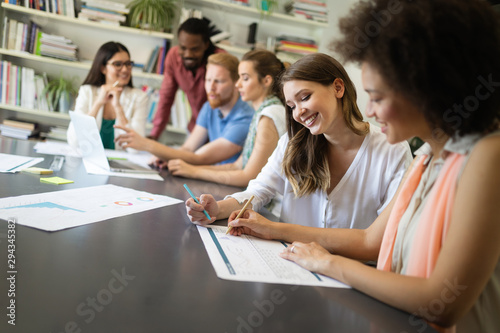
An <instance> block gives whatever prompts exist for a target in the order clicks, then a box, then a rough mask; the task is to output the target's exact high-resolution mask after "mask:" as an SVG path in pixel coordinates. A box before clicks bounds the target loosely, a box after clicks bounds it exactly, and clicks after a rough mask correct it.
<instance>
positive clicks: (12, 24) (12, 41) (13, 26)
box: [7, 19, 17, 50]
mask: <svg viewBox="0 0 500 333" xmlns="http://www.w3.org/2000/svg"><path fill="white" fill-rule="evenodd" d="M16 36H17V20H14V19H9V37H8V39H7V48H8V49H9V50H14V49H15V48H16Z"/></svg>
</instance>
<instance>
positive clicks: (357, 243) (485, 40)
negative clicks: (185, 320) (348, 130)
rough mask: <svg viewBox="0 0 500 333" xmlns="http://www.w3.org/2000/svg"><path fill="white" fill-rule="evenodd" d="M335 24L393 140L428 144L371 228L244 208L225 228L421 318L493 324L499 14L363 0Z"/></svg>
mask: <svg viewBox="0 0 500 333" xmlns="http://www.w3.org/2000/svg"><path fill="white" fill-rule="evenodd" d="M377 18H378V19H377ZM340 27H341V31H342V32H343V34H344V37H343V38H342V40H340V41H338V42H337V43H336V45H337V47H338V49H339V50H340V51H341V52H342V53H343V55H344V56H345V57H346V58H347V59H348V60H351V61H356V62H359V63H361V65H362V79H363V85H364V88H365V90H366V91H367V92H368V94H369V96H370V105H369V109H368V111H367V114H368V115H369V116H371V117H374V118H375V119H376V120H377V121H378V122H379V123H380V124H381V125H382V131H383V132H385V134H386V135H387V140H388V141H389V142H390V143H398V142H401V141H404V140H408V139H410V138H412V137H414V136H418V137H420V138H421V139H423V140H424V141H425V142H426V144H425V145H424V146H423V147H422V148H421V149H420V151H419V152H417V157H416V158H415V160H414V162H413V163H412V165H411V166H410V168H409V170H408V171H407V173H406V174H405V177H404V179H403V181H402V183H401V185H400V187H399V189H398V193H397V194H396V196H395V198H394V200H392V201H391V203H390V204H389V205H388V206H387V207H386V209H385V210H384V211H383V212H382V214H380V215H379V217H378V218H377V219H376V220H375V222H374V223H373V224H372V225H371V226H370V227H369V228H368V229H366V230H345V229H335V230H333V229H331V230H324V231H322V232H318V230H315V229H313V228H298V227H296V228H290V227H289V226H287V225H284V224H275V223H263V222H262V221H260V220H259V219H258V216H257V215H256V213H254V212H251V211H249V212H247V213H246V214H244V216H243V218H241V219H238V220H234V221H232V222H230V225H231V226H233V227H234V228H233V229H232V230H233V231H232V233H233V234H241V233H247V234H253V235H256V236H260V237H263V238H269V239H275V238H276V239H282V240H286V241H290V242H292V241H293V245H292V246H290V247H289V248H288V250H286V251H285V252H283V253H282V257H283V258H286V259H289V260H292V261H294V262H296V263H298V264H299V265H301V266H303V267H305V268H307V269H309V270H311V271H315V272H318V273H322V274H325V275H328V276H331V277H333V278H335V279H338V280H340V281H342V282H344V283H347V284H349V285H351V286H352V287H353V288H356V289H358V290H359V291H361V292H364V293H366V294H368V295H370V296H372V297H374V298H376V299H379V300H381V301H382V302H385V303H387V304H389V305H391V306H394V307H396V308H399V309H401V310H404V311H407V312H409V313H411V315H410V321H411V323H413V324H414V325H415V326H416V328H419V329H421V328H422V327H424V326H426V325H427V324H428V323H427V322H426V321H424V320H427V321H428V322H430V323H431V324H432V325H433V326H435V327H436V328H437V329H438V330H439V331H440V332H454V331H457V332H500V317H499V316H498V309H499V307H500V242H499V241H498V240H499V239H500V220H499V216H500V205H499V204H498V198H499V197H500V173H499V172H498V166H499V165H500V135H499V134H500V132H499V130H498V128H499V116H500V89H499V87H500V17H499V16H498V14H497V13H495V12H494V11H493V10H492V9H491V7H489V6H488V4H487V2H486V1H483V0H469V1H462V0H420V1H413V2H410V1H409V2H406V1H405V2H395V1H389V0H370V1H364V2H362V3H360V4H359V5H357V6H356V7H355V8H354V9H353V10H352V11H351V13H350V15H349V16H348V17H347V18H345V19H343V20H341V22H340ZM362 34H364V36H362ZM360 36H361V37H360ZM234 214H235V213H233V214H232V216H231V217H230V218H229V220H230V221H231V219H232V218H234V217H235V215H234ZM353 259H355V260H353ZM358 260H378V262H377V269H375V268H373V267H368V266H366V265H363V264H362V263H360V262H359V261H358ZM418 317H421V318H423V319H424V320H423V319H420V318H418Z"/></svg>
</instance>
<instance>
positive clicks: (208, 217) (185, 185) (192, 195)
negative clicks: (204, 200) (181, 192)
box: [184, 184, 212, 220]
mask: <svg viewBox="0 0 500 333" xmlns="http://www.w3.org/2000/svg"><path fill="white" fill-rule="evenodd" d="M184 188H185V189H186V191H188V193H189V195H190V196H191V198H193V200H194V202H196V203H197V204H199V205H201V204H200V202H199V201H198V199H196V197H195V196H194V194H193V192H191V190H190V189H189V187H188V186H187V184H184ZM203 213H205V216H206V217H207V219H209V220H212V218H211V217H210V215H208V213H207V211H206V210H203Z"/></svg>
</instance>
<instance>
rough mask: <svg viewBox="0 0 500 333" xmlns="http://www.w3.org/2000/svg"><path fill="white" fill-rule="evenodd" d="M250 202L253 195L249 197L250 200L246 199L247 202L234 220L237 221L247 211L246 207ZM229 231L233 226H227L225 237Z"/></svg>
mask: <svg viewBox="0 0 500 333" xmlns="http://www.w3.org/2000/svg"><path fill="white" fill-rule="evenodd" d="M252 200H253V195H252V196H251V197H250V199H248V201H247V202H246V204H245V206H243V208H242V209H241V210H240V212H239V213H238V215H236V218H235V220H237V219H239V218H240V217H241V215H243V213H244V212H245V210H246V209H247V207H248V205H249V204H250V203H251V202H252ZM231 229H233V226H229V227H228V228H227V230H226V235H227V234H228V233H229V232H230V231H231Z"/></svg>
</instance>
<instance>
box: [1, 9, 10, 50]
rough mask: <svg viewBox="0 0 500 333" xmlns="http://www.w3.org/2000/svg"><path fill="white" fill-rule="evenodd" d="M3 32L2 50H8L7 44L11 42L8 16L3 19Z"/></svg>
mask: <svg viewBox="0 0 500 333" xmlns="http://www.w3.org/2000/svg"><path fill="white" fill-rule="evenodd" d="M2 27H3V31H2V48H4V49H6V48H7V42H8V41H9V18H8V17H7V16H4V17H3V24H2Z"/></svg>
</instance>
